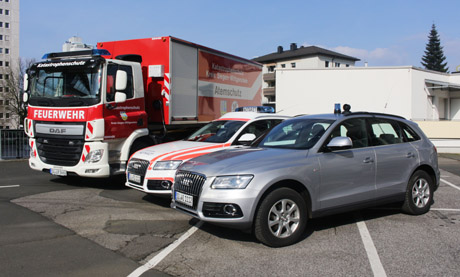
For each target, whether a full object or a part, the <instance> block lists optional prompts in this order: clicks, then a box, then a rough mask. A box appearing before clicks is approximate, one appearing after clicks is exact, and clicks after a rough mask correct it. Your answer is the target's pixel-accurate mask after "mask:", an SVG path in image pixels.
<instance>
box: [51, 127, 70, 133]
mask: <svg viewBox="0 0 460 277" xmlns="http://www.w3.org/2000/svg"><path fill="white" fill-rule="evenodd" d="M49 132H50V133H51V134H65V132H66V129H65V128H50V130H49Z"/></svg>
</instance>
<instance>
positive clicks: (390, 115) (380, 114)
mask: <svg viewBox="0 0 460 277" xmlns="http://www.w3.org/2000/svg"><path fill="white" fill-rule="evenodd" d="M343 115H344V116H350V115H378V116H389V117H396V118H400V119H404V120H405V119H406V118H405V117H402V116H400V115H394V114H387V113H373V112H350V113H347V114H343Z"/></svg>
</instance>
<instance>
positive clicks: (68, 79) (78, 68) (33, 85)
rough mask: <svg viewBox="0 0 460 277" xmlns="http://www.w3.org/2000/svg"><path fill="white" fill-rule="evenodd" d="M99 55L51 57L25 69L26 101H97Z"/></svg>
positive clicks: (76, 103)
mask: <svg viewBox="0 0 460 277" xmlns="http://www.w3.org/2000/svg"><path fill="white" fill-rule="evenodd" d="M101 74H102V71H101V59H96V60H95V59H91V60H89V59H86V60H72V61H52V62H41V63H36V64H34V65H33V66H32V67H31V68H30V70H29V80H30V104H31V105H37V106H58V107H59V106H89V105H94V104H97V103H99V102H100V80H101Z"/></svg>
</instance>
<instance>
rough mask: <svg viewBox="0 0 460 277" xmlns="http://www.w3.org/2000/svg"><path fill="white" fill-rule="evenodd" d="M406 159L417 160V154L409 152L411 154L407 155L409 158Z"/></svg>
mask: <svg viewBox="0 0 460 277" xmlns="http://www.w3.org/2000/svg"><path fill="white" fill-rule="evenodd" d="M406 157H407V158H409V159H410V158H415V154H414V153H412V152H409V153H407V156H406Z"/></svg>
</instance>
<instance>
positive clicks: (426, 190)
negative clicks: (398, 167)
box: [402, 170, 433, 215]
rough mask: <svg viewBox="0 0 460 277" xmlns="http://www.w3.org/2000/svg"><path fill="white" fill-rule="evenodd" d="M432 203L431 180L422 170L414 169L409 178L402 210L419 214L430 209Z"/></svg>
mask: <svg viewBox="0 0 460 277" xmlns="http://www.w3.org/2000/svg"><path fill="white" fill-rule="evenodd" d="M432 203H433V180H432V179H431V177H430V176H429V175H428V174H427V173H426V172H425V171H422V170H418V171H416V172H415V173H414V174H413V175H412V177H411V178H410V180H409V183H408V184H407V189H406V198H405V199H404V204H403V206H402V210H403V212H405V213H408V214H412V215H420V214H424V213H426V212H428V211H429V210H430V207H431V204H432Z"/></svg>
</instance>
